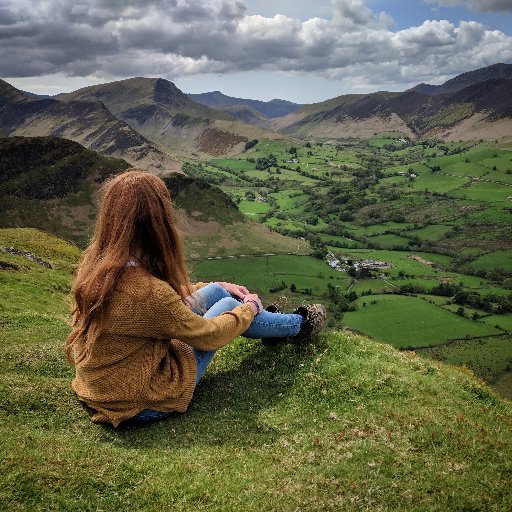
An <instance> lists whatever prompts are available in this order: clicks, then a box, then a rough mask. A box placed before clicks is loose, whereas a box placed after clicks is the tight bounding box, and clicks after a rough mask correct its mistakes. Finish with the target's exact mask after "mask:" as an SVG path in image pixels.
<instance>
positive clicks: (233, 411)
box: [103, 338, 324, 448]
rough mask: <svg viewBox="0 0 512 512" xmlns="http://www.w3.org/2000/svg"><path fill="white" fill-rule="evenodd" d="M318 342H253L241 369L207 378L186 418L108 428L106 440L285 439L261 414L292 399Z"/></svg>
mask: <svg viewBox="0 0 512 512" xmlns="http://www.w3.org/2000/svg"><path fill="white" fill-rule="evenodd" d="M315 341H316V344H315V345H313V344H307V345H302V346H294V345H278V346H276V347H265V346H263V345H261V344H260V343H259V341H255V340H254V341H251V342H249V343H248V344H247V345H246V347H247V351H248V355H247V357H246V358H245V359H243V360H242V361H241V362H240V364H239V365H238V366H237V367H236V368H233V369H229V370H226V371H222V370H220V371H218V372H217V373H210V374H209V373H208V372H207V373H206V375H205V376H204V377H203V380H202V381H201V382H200V383H199V385H198V387H197V388H196V391H195V393H194V399H193V400H192V403H191V404H190V406H189V409H188V411H187V412H186V413H185V414H176V415H172V416H171V417H170V418H168V419H166V420H163V421H160V422H157V423H154V424H151V425H146V426H143V427H125V428H120V429H118V430H114V429H112V428H109V427H106V426H105V427H103V429H104V430H103V431H104V435H105V441H106V442H109V441H111V442H115V443H116V445H119V443H121V444H122V445H124V446H126V447H130V448H146V447H162V448H164V447H168V446H174V447H176V446H180V447H183V448H186V447H190V446H194V445H198V444H208V445H221V444H225V443H231V444H236V445H239V446H258V445H261V444H262V443H269V442H272V441H273V440H274V439H276V438H277V437H279V436H280V435H281V434H280V432H279V431H277V430H276V429H274V428H272V427H270V426H269V425H267V423H266V422H265V420H264V418H263V417H262V414H261V413H262V411H264V410H267V409H269V408H272V407H273V406H274V405H276V404H278V403H279V402H280V401H281V400H283V399H287V398H288V397H289V393H288V392H289V390H290V389H291V388H292V387H293V385H294V382H295V381H296V380H297V376H298V375H299V374H300V373H301V372H303V371H304V368H305V367H307V366H309V365H307V364H305V363H306V361H309V360H310V359H311V358H313V357H314V356H315V354H317V353H318V352H319V350H320V349H322V350H323V348H324V347H323V343H324V342H323V340H322V338H317V339H316V340H315Z"/></svg>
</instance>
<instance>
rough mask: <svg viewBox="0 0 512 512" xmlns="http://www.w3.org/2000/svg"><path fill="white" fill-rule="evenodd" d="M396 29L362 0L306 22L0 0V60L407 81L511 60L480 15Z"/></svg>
mask: <svg viewBox="0 0 512 512" xmlns="http://www.w3.org/2000/svg"><path fill="white" fill-rule="evenodd" d="M444 1H445V2H449V1H455V0H444ZM488 3H489V4H490V2H488ZM494 3H497V2H494ZM391 27H392V20H391V18H390V17H389V16H388V15H387V14H386V13H375V12H373V11H372V10H371V9H370V8H369V7H367V6H366V5H365V4H364V2H363V0H332V14H331V16H330V17H325V18H324V17H313V18H310V19H306V20H299V19H296V18H294V17H291V16H285V15H282V14H278V15H275V16H273V17H265V16H261V15H248V14H246V8H245V5H244V3H243V2H241V1H240V0H196V1H194V2H189V1H187V0H150V1H148V2H135V1H132V2H120V1H119V0H89V1H84V0H77V1H76V2H74V3H72V2H67V1H66V0H46V1H45V2H37V1H35V0H34V1H31V0H3V6H2V8H1V9H0V50H1V51H0V69H2V73H3V75H4V76H6V77H28V76H35V75H44V74H52V73H53V74H55V73H63V74H66V75H69V76H90V77H95V78H97V77H104V78H106V79H115V78H125V77H129V76H140V75H145V76H164V77H167V78H170V79H173V78H176V77H179V76H186V75H195V74H205V73H235V72H239V71H249V70H268V71H277V72H286V73H304V74H305V73H314V74H316V75H318V76H323V77H328V78H331V79H336V80H340V81H341V80H342V81H344V82H345V83H349V84H352V86H353V87H355V88H364V86H365V84H367V86H368V85H369V84H372V85H373V84H375V85H376V86H377V87H380V88H382V87H384V86H389V87H390V88H393V87H395V88H398V87H401V86H402V85H403V84H411V83H415V82H417V81H419V80H423V81H435V79H436V77H438V76H444V75H454V74H457V73H459V72H463V71H467V70H469V69H475V68H476V67H479V66H485V65H489V64H493V63H495V62H507V61H512V37H511V36H508V35H506V34H504V33H503V32H500V31H489V30H487V29H486V28H485V27H484V26H483V25H481V24H480V23H477V22H474V21H462V22H460V23H459V24H458V25H455V24H453V23H451V22H449V21H446V20H438V21H430V20H427V21H425V22H424V23H422V24H421V25H420V26H415V27H409V28H407V29H405V30H400V31H396V32H394V31H392V29H391Z"/></svg>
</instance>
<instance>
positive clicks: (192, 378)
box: [66, 170, 325, 427]
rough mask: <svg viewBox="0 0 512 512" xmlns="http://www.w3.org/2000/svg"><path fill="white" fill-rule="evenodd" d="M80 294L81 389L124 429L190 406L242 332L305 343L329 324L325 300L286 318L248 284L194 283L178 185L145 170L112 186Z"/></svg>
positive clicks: (83, 266)
mask: <svg viewBox="0 0 512 512" xmlns="http://www.w3.org/2000/svg"><path fill="white" fill-rule="evenodd" d="M72 291H73V295H74V300H75V304H74V308H73V330H72V332H71V334H70V335H69V337H68V340H67V343H66V352H67V356H68V358H69V360H70V361H71V362H72V363H73V364H74V366H75V369H76V377H75V379H74V380H73V383H72V386H73V389H74V390H75V392H76V394H77V395H78V398H79V399H80V400H81V401H82V402H83V403H84V405H85V406H86V407H87V409H89V410H91V411H92V420H93V421H94V422H107V423H111V424H112V425H114V427H117V426H118V425H119V424H120V423H121V422H123V421H127V420H128V423H132V424H137V423H146V422H150V421H155V420H159V419H162V418H165V417H167V416H169V415H170V414H171V412H174V411H179V412H183V411H185V410H186V409H187V406H188V404H189V403H190V400H191V399H192V394H193V392H194V388H195V386H196V385H197V383H198V382H199V380H200V379H201V377H202V376H203V374H204V372H205V370H206V366H207V365H208V363H209V362H210V361H211V360H212V358H213V356H214V354H215V351H216V350H217V349H219V348H221V347H223V346H224V345H226V344H228V343H229V342H231V341H232V340H233V339H234V338H236V337H237V336H239V335H240V334H242V335H243V336H246V337H249V338H263V341H264V342H266V343H267V344H273V343H276V342H279V341H286V340H288V341H297V342H302V341H304V340H307V339H308V338H309V337H310V336H312V335H313V334H315V333H317V332H318V331H319V330H320V329H321V328H322V327H323V325H324V322H325V309H324V307H323V306H322V305H320V304H314V305H310V306H305V307H299V308H298V309H297V311H295V312H294V313H291V314H282V313H280V312H278V311H277V310H276V308H275V307H273V306H270V307H269V308H268V309H269V310H264V309H263V307H262V304H261V300H260V299H259V297H258V295H256V294H253V293H250V292H249V290H247V288H245V287H244V286H239V285H235V284H231V283H225V282H218V283H209V284H207V283H197V284H194V285H192V284H191V283H190V280H189V276H188V273H187V270H186V267H185V262H184V256H183V249H182V244H181V240H180V237H179V235H178V232H177V230H176V227H175V224H174V219H173V211H172V206H171V198H170V195H169V191H168V190H167V188H166V186H165V184H164V183H163V181H162V180H161V179H160V178H158V177H156V176H154V175H153V174H150V173H148V172H143V171H139V170H130V171H127V172H125V173H123V174H120V175H118V176H116V177H114V178H112V179H111V180H109V181H108V182H107V183H106V184H105V185H104V187H103V200H102V203H101V206H100V211H99V215H98V220H97V224H96V230H95V234H94V237H93V240H92V242H91V244H90V245H89V247H88V248H87V249H86V250H85V252H84V254H83V257H82V260H81V263H80V265H79V267H78V270H77V274H76V278H75V281H74V284H73V290H72Z"/></svg>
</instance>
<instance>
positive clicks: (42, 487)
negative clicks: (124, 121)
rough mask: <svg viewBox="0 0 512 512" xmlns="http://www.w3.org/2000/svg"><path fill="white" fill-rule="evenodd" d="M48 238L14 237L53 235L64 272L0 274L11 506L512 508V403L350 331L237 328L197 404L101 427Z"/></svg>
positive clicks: (3, 428)
mask: <svg viewBox="0 0 512 512" xmlns="http://www.w3.org/2000/svg"><path fill="white" fill-rule="evenodd" d="M2 235H3V232H1V231H0V241H1V242H2V244H4V243H5V239H4V238H2ZM11 237H12V233H11ZM37 237H39V235H38V234H37V232H36V233H34V232H33V233H31V234H30V237H26V238H24V237H21V238H18V245H19V246H20V248H22V249H24V250H31V249H32V250H35V248H36V246H39V247H41V251H42V250H43V245H44V244H43V241H44V240H46V241H47V242H49V243H48V244H47V245H48V247H47V248H46V257H47V258H48V259H51V260H52V261H53V262H55V263H58V265H60V266H59V268H56V269H53V270H48V269H46V268H44V267H41V266H40V265H37V264H32V263H31V262H27V263H26V264H27V266H28V267H29V268H28V269H27V270H25V271H23V272H13V271H0V274H1V275H2V277H3V279H4V281H3V282H2V300H3V302H2V307H3V309H2V318H3V321H4V323H3V325H2V329H1V330H0V342H1V343H0V375H1V380H0V403H1V407H0V435H1V437H2V443H0V457H1V460H2V465H1V467H0V479H1V481H2V486H0V503H2V508H3V509H4V510H19V511H27V512H34V511H43V510H53V511H66V512H68V511H86V512H87V511H98V510H103V511H105V512H109V511H125V510H126V511H128V510H138V511H143V512H144V511H148V512H153V511H158V510H169V509H172V510H176V511H181V510H211V511H222V512H223V511H231V510H233V511H238V510H244V511H249V512H251V511H261V510H279V511H284V512H286V511H294V510H326V511H329V510H330V511H337V510H347V511H349V512H350V511H359V510H369V509H371V510H376V511H386V510H411V511H423V510H429V511H439V512H441V511H442V512H444V511H446V510H479V511H483V510H485V511H492V512H494V511H496V512H501V511H502V510H508V509H510V507H511V506H512V492H511V490H510V486H509V485H508V477H509V475H510V461H511V460H512V429H511V424H512V421H511V419H512V418H511V416H512V406H511V404H510V403H508V402H505V401H503V400H501V399H500V398H499V397H498V396H497V395H495V394H494V393H493V392H492V390H490V389H489V388H488V387H487V386H486V385H484V384H482V383H481V382H480V381H479V380H477V379H475V378H474V377H473V376H472V375H471V374H469V373H468V372H461V371H458V370H456V369H453V368H451V367H448V366H445V365H443V364H440V363H436V362H433V361H429V360H426V359H422V358H420V357H418V356H415V355H414V354H411V353H400V352H398V351H396V350H395V349H393V348H392V347H390V346H388V345H383V344H379V343H375V342H373V341H370V340H368V339H365V338H363V337H360V336H355V335H351V334H349V333H341V332H336V331H333V332H325V333H324V334H322V335H321V336H319V337H317V338H316V339H315V340H314V342H312V343H307V344H304V345H302V346H294V345H278V346H277V347H275V348H267V347H264V346H262V345H261V343H260V342H259V341H258V340H246V339H243V338H238V339H236V340H235V341H234V342H233V343H232V344H230V345H229V346H228V347H226V348H225V349H223V350H221V351H220V352H219V354H218V355H217V356H216V358H215V359H214V361H213V363H212V365H211V366H210V367H209V368H208V371H207V373H206V375H205V377H204V378H203V380H202V382H201V383H200V385H199V386H198V388H197V390H196V393H195V397H194V400H193V402H192V404H191V406H190V408H189V410H188V412H187V413H185V414H177V415H175V416H172V417H171V418H169V419H168V420H166V421H163V422H160V423H158V424H154V425H152V426H148V427H145V428H139V429H136V428H130V429H120V430H114V429H111V428H108V427H103V426H99V425H94V424H93V423H91V422H90V420H89V418H88V416H87V414H86V413H85V411H84V410H83V409H82V408H81V407H80V405H79V404H78V402H77V400H76V398H75V397H74V395H73V393H72V390H71V387H70V381H71V378H72V375H73V371H72V368H71V367H70V366H69V365H68V364H67V363H66V362H65V358H64V354H63V345H64V340H65V337H66V334H67V332H68V329H69V328H68V326H67V324H66V321H67V320H68V305H67V303H66V297H67V293H66V292H65V291H62V290H61V286H62V282H63V281H66V282H69V279H70V271H71V268H72V262H71V261H70V259H69V251H71V250H72V249H69V247H68V246H62V247H63V251H62V253H61V252H60V249H58V248H57V247H58V245H59V244H58V243H57V242H56V241H55V239H50V238H44V237H43V238H39V239H38V240H36V238H37ZM38 255H40V256H41V254H38ZM13 258H14V260H16V258H17V260H16V261H17V263H18V264H25V260H24V259H23V258H20V257H13ZM5 282H8V283H10V286H11V288H9V289H8V293H7V294H5V293H3V292H4V291H5V290H6V289H5V288H4V284H5ZM52 283H54V285H55V286H56V287H57V288H56V289H54V290H53V291H52ZM19 297H23V305H22V306H19V305H17V300H18V298H19ZM15 308H21V309H22V310H23V311H18V310H17V309H15ZM22 313H23V315H24V318H25V320H24V321H23V322H17V321H14V320H15V319H16V318H21V317H20V315H21V314H22ZM8 320H9V321H8Z"/></svg>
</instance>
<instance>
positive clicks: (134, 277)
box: [116, 266, 176, 300]
mask: <svg viewBox="0 0 512 512" xmlns="http://www.w3.org/2000/svg"><path fill="white" fill-rule="evenodd" d="M116 291H117V292H119V293H121V294H123V295H130V296H131V297H133V298H134V299H142V300H148V299H149V298H150V297H152V296H154V297H157V298H161V297H162V296H163V295H173V294H174V293H176V292H174V290H173V289H172V287H171V286H170V285H169V283H167V282H165V281H162V280H161V279H158V278H157V277H155V276H153V275H152V274H151V273H150V272H148V271H147V270H146V269H144V268H143V267H140V266H137V267H127V268H126V270H125V271H124V272H123V275H122V277H121V279H120V280H119V283H118V285H117V287H116Z"/></svg>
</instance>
